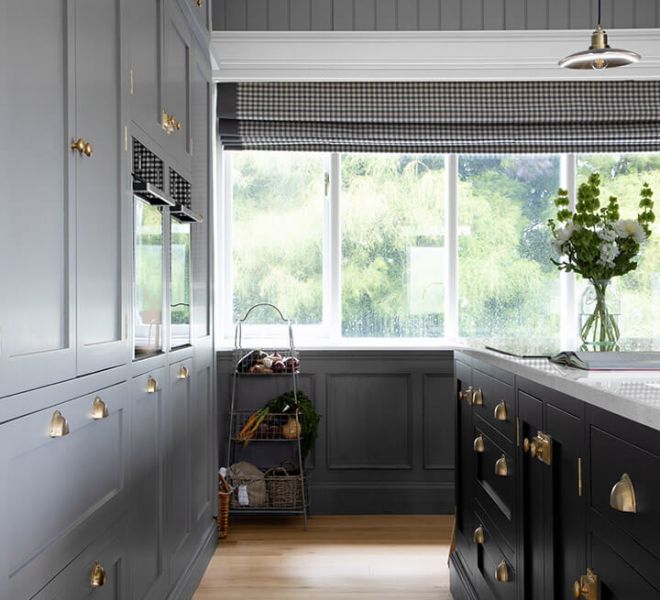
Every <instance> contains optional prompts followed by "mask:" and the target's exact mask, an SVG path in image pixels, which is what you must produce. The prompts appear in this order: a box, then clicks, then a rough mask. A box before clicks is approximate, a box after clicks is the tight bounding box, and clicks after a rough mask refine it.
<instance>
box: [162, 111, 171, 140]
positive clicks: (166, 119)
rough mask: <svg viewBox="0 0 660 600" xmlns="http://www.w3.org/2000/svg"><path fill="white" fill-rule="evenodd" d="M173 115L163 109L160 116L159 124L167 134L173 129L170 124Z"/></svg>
mask: <svg viewBox="0 0 660 600" xmlns="http://www.w3.org/2000/svg"><path fill="white" fill-rule="evenodd" d="M173 118H174V117H173V116H172V115H168V114H167V112H166V111H165V110H163V113H162V116H161V126H162V128H163V129H164V130H165V132H166V133H167V135H170V133H172V132H173V131H174V126H173V125H172V119H173Z"/></svg>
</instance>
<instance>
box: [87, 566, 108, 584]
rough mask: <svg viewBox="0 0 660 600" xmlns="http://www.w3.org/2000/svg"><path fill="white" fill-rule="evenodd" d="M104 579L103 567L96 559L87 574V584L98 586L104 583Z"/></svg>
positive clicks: (105, 577)
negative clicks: (88, 574)
mask: <svg viewBox="0 0 660 600" xmlns="http://www.w3.org/2000/svg"><path fill="white" fill-rule="evenodd" d="M106 580H107V576H106V574H105V569H104V568H103V566H102V565H101V563H100V562H99V561H96V562H95V563H94V565H93V566H92V572H91V573H90V576H89V585H90V586H91V587H93V588H100V587H103V586H104V585H105V582H106Z"/></svg>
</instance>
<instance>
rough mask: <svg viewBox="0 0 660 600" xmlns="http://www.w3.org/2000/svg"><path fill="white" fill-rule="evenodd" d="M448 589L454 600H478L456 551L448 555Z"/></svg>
mask: <svg viewBox="0 0 660 600" xmlns="http://www.w3.org/2000/svg"><path fill="white" fill-rule="evenodd" d="M449 591H450V592H451V595H452V597H453V598H454V600H479V597H478V596H477V593H476V591H475V590H474V589H473V588H472V584H471V583H470V579H469V577H468V575H467V572H466V570H465V567H464V566H463V563H462V562H461V559H460V557H459V555H458V554H457V553H456V552H453V553H452V554H451V556H450V557H449Z"/></svg>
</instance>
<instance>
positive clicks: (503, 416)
mask: <svg viewBox="0 0 660 600" xmlns="http://www.w3.org/2000/svg"><path fill="white" fill-rule="evenodd" d="M493 416H494V417H495V419H496V420H498V421H506V420H507V419H508V418H509V414H508V412H507V410H506V404H504V401H502V402H500V403H499V404H498V405H497V406H496V407H495V410H494V411H493Z"/></svg>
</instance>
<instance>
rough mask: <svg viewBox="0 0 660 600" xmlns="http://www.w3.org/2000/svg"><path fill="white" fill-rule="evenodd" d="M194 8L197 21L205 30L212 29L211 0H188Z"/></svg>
mask: <svg viewBox="0 0 660 600" xmlns="http://www.w3.org/2000/svg"><path fill="white" fill-rule="evenodd" d="M186 2H189V3H190V6H192V8H193V13H194V14H195V18H196V19H197V22H198V23H199V24H200V25H201V27H202V29H203V30H204V31H208V32H210V31H211V4H212V3H211V0H186Z"/></svg>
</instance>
